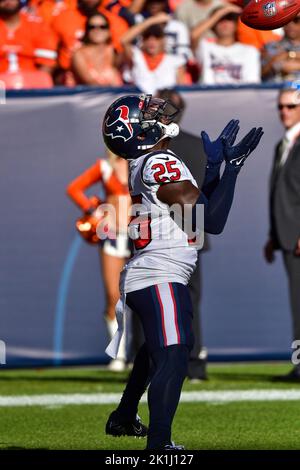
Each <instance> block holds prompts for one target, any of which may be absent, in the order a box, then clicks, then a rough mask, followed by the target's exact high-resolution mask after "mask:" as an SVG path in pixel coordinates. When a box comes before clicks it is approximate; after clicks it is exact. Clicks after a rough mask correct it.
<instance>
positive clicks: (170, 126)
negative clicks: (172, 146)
mask: <svg viewBox="0 0 300 470" xmlns="http://www.w3.org/2000/svg"><path fill="white" fill-rule="evenodd" d="M140 99H141V100H142V103H143V105H142V107H141V111H140V115H139V121H140V125H141V128H142V129H143V130H144V131H145V134H146V133H148V132H149V131H151V130H152V129H153V128H154V127H156V128H157V126H158V127H159V128H160V131H161V136H160V138H159V139H158V140H157V142H156V143H155V144H154V145H147V146H146V145H142V140H143V137H142V134H141V135H140V139H141V145H140V146H138V148H139V149H143V150H145V149H147V148H152V147H154V146H155V145H156V144H158V143H159V142H161V141H162V140H163V139H165V138H167V137H169V138H174V137H176V136H177V135H178V134H179V126H178V124H176V123H175V122H173V120H174V118H175V116H177V114H178V113H179V111H180V110H179V109H178V108H177V107H176V106H174V105H173V104H172V103H170V102H169V101H165V100H162V99H161V98H152V95H141V96H140Z"/></svg>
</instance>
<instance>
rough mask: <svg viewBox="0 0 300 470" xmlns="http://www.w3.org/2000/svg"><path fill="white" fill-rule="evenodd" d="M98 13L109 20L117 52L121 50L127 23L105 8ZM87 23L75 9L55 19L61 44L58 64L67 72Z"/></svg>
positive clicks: (53, 25) (56, 31) (54, 26)
mask: <svg viewBox="0 0 300 470" xmlns="http://www.w3.org/2000/svg"><path fill="white" fill-rule="evenodd" d="M98 11H99V12H100V13H102V14H103V15H104V16H105V17H106V18H107V20H108V22H109V26H110V32H111V38H112V43H113V46H114V48H115V49H116V50H120V49H121V43H120V37H121V36H122V35H123V34H124V33H125V31H127V29H128V25H127V23H126V21H125V20H123V19H122V18H120V17H118V16H117V15H115V14H113V13H111V12H109V11H107V10H106V9H104V8H103V7H99V8H98ZM85 23H86V17H85V16H84V15H83V14H82V13H81V12H80V11H79V10H74V9H73V8H68V9H66V10H64V11H62V12H61V13H59V14H58V15H57V16H56V17H54V18H53V22H52V27H53V29H54V31H55V33H56V34H57V36H58V40H59V42H60V44H61V47H60V50H59V55H58V62H59V65H60V66H61V67H62V68H63V69H65V70H68V69H70V66H71V56H72V53H73V52H74V51H75V50H76V49H78V48H79V47H80V46H81V39H82V37H83V35H84V30H85Z"/></svg>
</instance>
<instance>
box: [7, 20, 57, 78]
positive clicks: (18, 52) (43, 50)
mask: <svg viewBox="0 0 300 470" xmlns="http://www.w3.org/2000/svg"><path fill="white" fill-rule="evenodd" d="M56 55H57V54H56V38H55V36H54V35H53V33H52V32H51V30H50V29H49V27H48V26H47V25H46V24H45V23H44V22H43V20H42V19H41V18H38V17H36V16H33V15H30V14H28V13H26V12H20V24H19V26H18V27H17V28H16V29H14V30H10V29H8V28H7V26H6V23H5V22H4V21H3V20H2V19H1V18H0V73H5V72H8V71H10V72H17V71H19V70H21V71H32V70H36V69H37V65H47V66H50V67H52V66H54V65H55V62H56Z"/></svg>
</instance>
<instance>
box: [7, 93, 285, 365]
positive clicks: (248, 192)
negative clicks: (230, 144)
mask: <svg viewBox="0 0 300 470" xmlns="http://www.w3.org/2000/svg"><path fill="white" fill-rule="evenodd" d="M125 91H129V90H125ZM181 91H182V93H183V96H184V98H185V99H186V101H187V110H186V113H185V116H184V118H183V122H182V128H183V129H186V130H188V131H190V132H192V133H194V134H196V135H199V133H200V131H201V130H202V129H205V130H207V131H208V133H209V135H211V136H212V137H215V136H217V135H218V132H219V131H220V130H221V129H222V128H223V127H224V125H225V124H226V122H227V121H228V120H229V119H231V118H239V119H240V120H241V135H242V134H243V133H245V132H246V131H247V130H248V129H249V128H250V127H252V126H258V125H263V126H264V129H265V135H264V137H263V141H262V144H261V146H260V148H259V150H258V151H257V152H256V154H255V156H253V158H252V157H251V158H250V159H249V161H248V162H247V165H246V166H247V168H245V169H243V170H242V172H241V174H240V177H239V181H238V184H237V190H236V198H235V202H234V204H233V208H232V212H231V215H230V217H229V223H228V225H227V227H226V229H225V231H224V233H223V235H222V236H219V237H214V236H211V238H210V239H211V249H210V250H209V251H207V252H205V253H203V254H202V273H203V302H202V308H201V314H202V318H203V334H204V343H205V345H206V346H207V347H208V351H209V358H210V359H211V360H241V359H246V360H247V359H248V360H251V359H286V358H288V357H289V354H290V344H291V339H290V336H291V329H290V316H289V305H288V295H287V283H286V278H285V274H284V271H283V265H282V262H281V258H280V256H278V257H277V258H278V259H277V262H276V264H275V265H273V266H267V265H266V264H265V262H264V260H263V257H262V247H263V245H264V243H265V241H266V239H267V234H268V210H267V206H268V196H267V194H268V190H267V187H268V178H269V173H270V167H271V163H272V154H273V148H274V145H275V143H276V141H277V140H278V139H279V138H280V137H281V135H282V132H283V129H282V127H281V125H280V123H279V121H278V118H277V112H276V94H277V87H272V86H271V87H258V86H256V87H247V86H243V87H238V88H237V87H235V88H232V87H222V88H209V87H205V88H199V87H196V88H193V89H192V90H191V89H185V88H183V89H181ZM118 93H124V89H122V90H114V91H112V90H111V89H101V90H100V89H96V88H95V89H91V88H78V89H75V90H65V89H55V90H50V91H49V90H47V91H20V92H9V93H8V94H7V99H6V104H2V105H0V122H1V126H0V141H1V166H0V167H1V171H0V175H1V176H0V178H1V184H0V204H1V231H0V252H1V264H0V309H1V310H0V339H1V340H2V341H5V344H6V353H7V357H6V366H4V365H2V366H1V367H14V366H32V365H60V364H84V363H90V364H93V363H95V364H97V363H103V362H105V361H106V360H107V358H106V356H105V354H104V349H105V346H106V343H107V337H106V329H105V325H104V321H103V315H102V312H103V298H104V292H103V287H102V282H101V274H100V268H99V262H98V254H97V249H96V248H94V247H91V246H88V245H86V244H84V242H82V241H81V239H80V238H79V237H78V236H77V234H76V233H75V229H74V221H75V219H76V218H77V217H78V216H79V211H78V209H77V208H76V207H74V205H73V204H72V203H71V202H70V201H69V200H68V198H67V197H66V195H65V188H66V185H67V184H68V182H69V181H70V180H71V179H72V178H74V177H75V176H76V175H78V174H79V173H80V172H81V171H82V170H83V169H85V168H86V167H87V166H89V165H90V164H92V163H93V162H94V161H95V159H96V158H97V157H101V156H103V155H104V153H103V150H104V149H103V143H102V141H101V137H100V119H101V117H102V116H103V113H104V111H105V110H106V108H107V106H108V105H109V104H110V102H111V101H112V99H113V98H115V95H116V94H118Z"/></svg>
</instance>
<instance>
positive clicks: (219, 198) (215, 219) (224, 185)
mask: <svg viewBox="0 0 300 470" xmlns="http://www.w3.org/2000/svg"><path fill="white" fill-rule="evenodd" d="M262 135H263V130H262V128H261V127H259V128H257V129H256V128H255V127H254V128H253V129H251V131H250V132H248V134H246V136H245V137H244V138H243V139H242V140H241V141H240V142H239V143H238V144H237V145H235V146H233V145H232V144H231V143H230V142H229V141H228V140H226V139H224V138H223V139H222V143H223V154H224V160H225V169H224V172H223V174H222V177H221V179H220V181H219V182H218V184H217V185H216V187H215V189H214V190H213V191H212V192H211V193H210V194H209V193H208V192H206V193H205V189H203V191H202V193H201V194H200V197H199V199H198V200H197V203H196V204H204V206H205V209H204V229H205V231H206V232H208V233H213V234H219V233H221V232H222V231H223V229H224V227H225V224H226V221H227V218H228V215H229V212H230V209H231V206H232V201H233V196H234V190H235V185H236V181H237V176H238V174H239V172H240V170H241V168H242V166H243V165H244V163H245V161H246V159H247V158H248V157H249V155H250V154H251V153H252V152H253V150H254V149H255V148H256V147H257V145H258V144H259V142H260V139H261V137H262ZM194 215H195V210H194ZM194 224H195V222H194Z"/></svg>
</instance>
